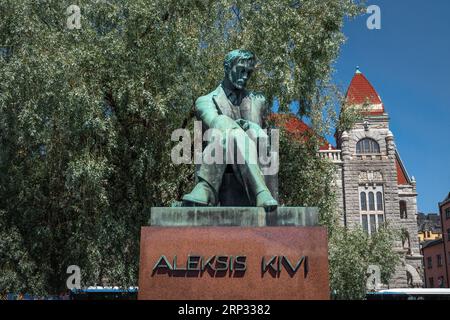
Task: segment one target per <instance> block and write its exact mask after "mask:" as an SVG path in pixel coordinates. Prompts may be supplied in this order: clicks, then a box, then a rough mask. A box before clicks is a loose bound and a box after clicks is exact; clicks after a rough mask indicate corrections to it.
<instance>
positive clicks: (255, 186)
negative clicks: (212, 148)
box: [183, 50, 278, 210]
mask: <svg viewBox="0 0 450 320" xmlns="http://www.w3.org/2000/svg"><path fill="white" fill-rule="evenodd" d="M255 64H256V57H255V55H254V54H253V53H252V52H250V51H246V50H234V51H231V52H230V53H228V54H227V56H226V57H225V61H224V68H225V77H224V79H223V81H222V83H221V84H220V85H219V87H218V88H217V89H215V90H214V91H213V92H211V93H209V94H207V95H205V96H202V97H200V98H198V99H197V101H196V102H195V112H196V116H197V118H198V119H199V120H201V121H202V125H203V129H204V130H207V129H215V131H216V132H219V133H221V134H223V136H224V137H225V139H223V140H222V141H223V142H224V143H223V144H222V145H223V148H224V150H223V153H224V154H227V155H228V154H230V153H232V154H234V153H237V154H238V155H240V156H241V157H242V159H243V160H244V161H240V162H239V163H235V161H232V163H231V164H230V163H227V161H223V162H222V163H213V164H206V163H202V164H201V166H200V169H199V170H198V172H197V178H198V183H197V185H196V186H195V188H194V189H193V191H192V192H191V193H189V194H187V195H185V196H184V197H183V204H184V205H185V206H217V205H219V194H218V193H219V190H220V187H221V184H222V180H223V176H224V173H225V170H226V168H227V166H228V165H230V166H231V167H232V172H233V174H234V176H235V177H236V180H237V181H238V182H239V183H240V184H241V186H242V187H243V189H244V190H245V191H246V192H247V195H248V196H249V200H250V203H252V204H253V205H254V206H257V207H264V208H266V209H267V210H274V209H276V207H277V206H278V203H277V201H276V200H275V199H274V198H273V197H272V194H271V193H270V191H269V189H268V188H267V186H266V183H265V180H264V176H263V174H262V171H261V168H260V166H259V165H258V162H257V161H255V159H256V158H257V157H258V150H257V146H256V143H255V141H254V140H255V136H256V138H263V137H265V138H267V135H266V133H265V132H264V130H262V129H264V127H265V123H266V117H267V115H268V107H267V104H266V100H265V98H264V96H262V95H261V94H257V93H253V92H250V91H247V90H246V89H245V87H246V84H247V81H248V79H249V78H250V76H251V74H252V72H253V71H254V69H255ZM255 133H256V134H255ZM250 136H251V137H252V138H250ZM209 143H212V142H209ZM227 159H228V158H227ZM227 187H232V186H227Z"/></svg>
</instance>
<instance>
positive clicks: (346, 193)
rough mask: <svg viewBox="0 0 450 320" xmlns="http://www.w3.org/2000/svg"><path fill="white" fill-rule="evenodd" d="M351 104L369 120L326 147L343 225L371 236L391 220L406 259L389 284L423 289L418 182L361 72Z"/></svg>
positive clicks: (348, 103)
mask: <svg viewBox="0 0 450 320" xmlns="http://www.w3.org/2000/svg"><path fill="white" fill-rule="evenodd" d="M350 107H360V108H362V110H364V116H363V119H362V120H360V121H358V122H357V123H356V124H355V125H354V126H353V128H351V129H350V130H348V131H345V132H337V133H336V147H332V146H330V147H329V148H328V150H321V151H320V153H321V154H322V156H323V157H325V158H329V159H331V160H332V161H333V162H334V163H335V165H336V168H337V176H336V186H337V194H338V200H339V209H340V211H341V212H342V223H343V224H345V225H346V226H348V227H350V228H352V227H362V228H363V229H364V230H365V231H366V232H367V233H368V234H373V233H375V232H377V229H378V228H379V227H380V226H381V225H383V224H385V223H386V222H387V223H388V224H389V225H390V226H391V227H393V228H395V229H396V230H398V231H400V233H401V235H402V237H401V239H399V240H398V241H397V242H396V243H395V250H396V251H397V252H398V253H399V255H400V257H401V260H402V261H401V263H400V264H399V265H398V267H397V269H396V272H395V275H394V276H393V278H392V280H391V282H390V283H389V287H391V288H394V287H395V288H407V287H422V286H423V265H422V255H421V252H420V248H419V239H418V236H417V235H418V229H417V192H416V181H415V179H414V178H413V177H410V176H409V175H408V173H407V171H406V168H405V165H404V163H403V161H402V159H401V157H400V153H399V150H398V149H397V147H396V145H395V139H394V135H393V133H392V132H391V131H390V129H389V122H390V118H389V115H388V113H387V111H386V110H385V106H384V104H383V102H382V100H381V98H380V96H379V95H378V93H377V92H376V91H375V89H374V88H373V86H372V85H371V84H370V82H369V81H368V80H367V78H366V77H365V76H364V75H363V74H362V73H361V72H360V71H359V70H357V71H356V73H355V75H354V77H353V79H352V81H351V83H350V86H349V88H348V91H347V95H346V100H345V105H344V106H343V110H344V109H345V108H350ZM449 222H450V220H449ZM449 228H450V226H449Z"/></svg>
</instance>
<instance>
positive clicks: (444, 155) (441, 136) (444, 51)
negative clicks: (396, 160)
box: [334, 0, 450, 213]
mask: <svg viewBox="0 0 450 320" xmlns="http://www.w3.org/2000/svg"><path fill="white" fill-rule="evenodd" d="M368 4H376V5H378V6H379V7H380V8H381V30H369V29H368V28H367V27H366V20H367V18H368V17H369V15H365V16H362V17H360V18H358V19H354V20H352V21H347V22H346V25H345V27H344V33H345V35H346V36H347V38H348V40H347V43H346V44H345V45H344V46H343V47H342V51H341V54H340V57H339V59H338V61H337V62H336V64H335V69H336V73H335V75H334V81H335V83H336V84H339V85H341V86H342V88H344V89H346V88H347V87H348V85H349V83H350V80H351V78H352V77H353V74H354V71H355V67H356V66H357V65H358V66H360V69H361V71H362V72H363V73H364V75H365V76H366V77H367V78H368V79H369V81H370V82H371V83H372V85H373V86H374V87H375V89H376V90H377V92H378V94H379V95H380V96H381V99H382V100H383V102H384V104H385V108H386V111H387V112H388V114H389V116H390V118H391V123H390V126H391V131H392V132H393V133H394V136H395V140H396V144H397V147H398V149H399V152H400V155H401V157H402V160H403V162H404V164H405V166H406V168H407V170H408V173H409V175H410V176H415V178H416V180H417V189H418V193H419V197H418V209H419V211H421V212H425V213H430V212H438V202H440V201H442V200H443V199H444V198H445V196H446V195H447V194H448V193H449V192H450V18H449V15H450V1H449V0H429V1H424V0H421V1H419V0H379V1H369V2H368Z"/></svg>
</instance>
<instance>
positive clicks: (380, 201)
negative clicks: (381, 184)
mask: <svg viewBox="0 0 450 320" xmlns="http://www.w3.org/2000/svg"><path fill="white" fill-rule="evenodd" d="M377 211H383V195H382V194H381V192H379V191H378V192H377Z"/></svg>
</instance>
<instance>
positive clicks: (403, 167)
mask: <svg viewBox="0 0 450 320" xmlns="http://www.w3.org/2000/svg"><path fill="white" fill-rule="evenodd" d="M395 156H396V158H397V160H398V163H399V164H400V167H401V168H402V170H403V172H404V173H405V175H406V180H407V181H408V183H409V184H412V181H411V178H410V176H409V173H408V170H406V167H405V165H404V164H403V161H402V158H401V157H400V153H399V152H398V150H397V148H395Z"/></svg>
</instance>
